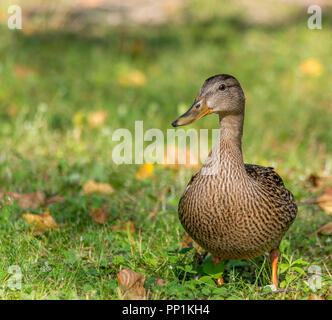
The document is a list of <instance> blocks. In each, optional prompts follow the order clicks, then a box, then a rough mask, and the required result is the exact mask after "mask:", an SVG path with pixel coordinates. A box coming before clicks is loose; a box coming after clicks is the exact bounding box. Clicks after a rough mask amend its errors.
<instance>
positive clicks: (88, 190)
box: [83, 180, 114, 195]
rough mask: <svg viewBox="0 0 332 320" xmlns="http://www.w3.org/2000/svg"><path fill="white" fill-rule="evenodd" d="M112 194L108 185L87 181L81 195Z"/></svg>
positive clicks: (112, 191)
mask: <svg viewBox="0 0 332 320" xmlns="http://www.w3.org/2000/svg"><path fill="white" fill-rule="evenodd" d="M113 193H114V189H113V187H112V186H111V185H110V184H108V183H97V182H95V181H92V180H90V181H88V182H86V183H85V184H84V186H83V194H85V195H87V194H106V195H111V194H113Z"/></svg>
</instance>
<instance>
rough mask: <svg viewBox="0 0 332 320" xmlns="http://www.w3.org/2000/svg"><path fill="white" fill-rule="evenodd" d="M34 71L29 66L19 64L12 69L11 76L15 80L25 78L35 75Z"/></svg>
mask: <svg viewBox="0 0 332 320" xmlns="http://www.w3.org/2000/svg"><path fill="white" fill-rule="evenodd" d="M35 73H36V71H35V70H34V69H32V68H31V67H29V66H24V65H21V64H16V65H15V66H14V68H13V74H14V76H15V77H17V78H21V79H23V78H27V77H30V76H31V75H33V74H35Z"/></svg>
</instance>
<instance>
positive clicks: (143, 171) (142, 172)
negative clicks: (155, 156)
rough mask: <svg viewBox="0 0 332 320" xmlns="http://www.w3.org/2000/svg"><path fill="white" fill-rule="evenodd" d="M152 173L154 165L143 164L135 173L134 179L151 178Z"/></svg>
mask: <svg viewBox="0 0 332 320" xmlns="http://www.w3.org/2000/svg"><path fill="white" fill-rule="evenodd" d="M153 171H154V165H153V164H151V163H144V164H143V165H142V166H140V167H139V169H138V170H137V172H136V179H138V180H144V179H146V178H149V177H151V176H152V174H153Z"/></svg>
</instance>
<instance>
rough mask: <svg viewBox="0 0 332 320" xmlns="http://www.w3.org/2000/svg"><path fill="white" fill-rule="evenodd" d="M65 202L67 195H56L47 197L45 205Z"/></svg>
mask: <svg viewBox="0 0 332 320" xmlns="http://www.w3.org/2000/svg"><path fill="white" fill-rule="evenodd" d="M58 202H60V203H63V202H66V198H65V197H61V196H54V197H51V198H48V199H46V201H45V205H49V204H53V203H58Z"/></svg>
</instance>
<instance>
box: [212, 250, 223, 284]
mask: <svg viewBox="0 0 332 320" xmlns="http://www.w3.org/2000/svg"><path fill="white" fill-rule="evenodd" d="M212 261H213V265H214V266H216V265H217V264H218V263H220V262H221V261H222V259H221V258H219V257H216V256H212ZM217 284H218V286H220V287H221V286H222V285H223V284H224V280H223V278H222V275H221V276H220V277H219V278H218V279H217Z"/></svg>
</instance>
